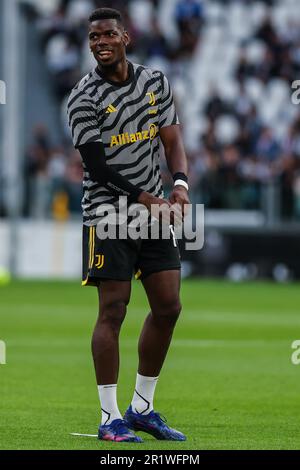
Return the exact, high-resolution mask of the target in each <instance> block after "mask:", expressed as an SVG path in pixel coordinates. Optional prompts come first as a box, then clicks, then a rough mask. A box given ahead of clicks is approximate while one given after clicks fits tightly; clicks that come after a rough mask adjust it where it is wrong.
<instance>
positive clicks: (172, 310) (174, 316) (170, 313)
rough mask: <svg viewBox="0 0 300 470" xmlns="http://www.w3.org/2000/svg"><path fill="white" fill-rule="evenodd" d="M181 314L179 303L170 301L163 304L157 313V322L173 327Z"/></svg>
mask: <svg viewBox="0 0 300 470" xmlns="http://www.w3.org/2000/svg"><path fill="white" fill-rule="evenodd" d="M180 312H181V303H180V301H179V300H172V301H169V302H167V303H165V304H164V305H163V306H162V307H161V309H160V310H159V311H158V312H157V313H158V315H157V316H158V318H159V320H162V321H163V322H164V323H167V324H168V325H171V326H172V325H175V324H176V322H177V320H178V318H179V315H180Z"/></svg>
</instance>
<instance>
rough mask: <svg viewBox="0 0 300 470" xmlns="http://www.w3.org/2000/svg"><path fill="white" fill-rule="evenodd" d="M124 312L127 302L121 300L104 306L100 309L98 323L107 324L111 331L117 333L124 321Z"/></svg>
mask: <svg viewBox="0 0 300 470" xmlns="http://www.w3.org/2000/svg"><path fill="white" fill-rule="evenodd" d="M126 310H127V302H126V301H123V300H118V301H112V302H109V303H107V304H104V305H102V307H101V312H100V321H101V323H106V324H108V325H109V326H110V327H111V329H112V330H114V331H116V332H118V331H119V330H120V328H121V326H122V323H123V321H124V318H125V315H126Z"/></svg>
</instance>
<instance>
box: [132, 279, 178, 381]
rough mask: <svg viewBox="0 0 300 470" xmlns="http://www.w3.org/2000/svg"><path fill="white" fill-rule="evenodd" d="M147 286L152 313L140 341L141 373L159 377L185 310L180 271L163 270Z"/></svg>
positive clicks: (145, 283) (144, 282) (146, 281)
mask: <svg viewBox="0 0 300 470" xmlns="http://www.w3.org/2000/svg"><path fill="white" fill-rule="evenodd" d="M143 285H144V288H145V291H146V293H147V297H148V300H149V304H150V308H151V312H150V313H149V315H148V316H147V318H146V320H145V323H144V326H143V329H142V332H141V335H140V339H139V346H138V351H139V368H138V372H139V374H141V375H144V376H148V377H157V376H158V375H159V373H160V370H161V368H162V365H163V363H164V360H165V357H166V355H167V352H168V349H169V345H170V342H171V339H172V335H173V331H174V328H175V325H176V322H177V320H178V317H179V314H180V311H181V304H180V299H179V289H180V271H179V270H172V271H161V272H158V273H154V274H151V275H150V276H148V277H147V278H146V279H145V280H144V281H143Z"/></svg>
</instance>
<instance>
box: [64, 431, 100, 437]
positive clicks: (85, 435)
mask: <svg viewBox="0 0 300 470" xmlns="http://www.w3.org/2000/svg"><path fill="white" fill-rule="evenodd" d="M70 434H71V436H81V437H98V435H97V434H80V433H78V432H70Z"/></svg>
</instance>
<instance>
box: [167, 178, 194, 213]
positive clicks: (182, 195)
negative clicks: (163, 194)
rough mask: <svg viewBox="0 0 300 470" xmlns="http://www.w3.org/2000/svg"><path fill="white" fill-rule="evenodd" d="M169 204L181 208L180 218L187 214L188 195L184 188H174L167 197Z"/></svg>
mask: <svg viewBox="0 0 300 470" xmlns="http://www.w3.org/2000/svg"><path fill="white" fill-rule="evenodd" d="M169 201H170V203H171V204H172V205H173V204H176V205H179V206H180V208H181V213H182V217H185V216H186V215H187V213H188V205H189V204H190V200H189V195H188V192H187V190H186V189H185V187H184V186H179V185H178V186H174V188H173V191H172V192H171V194H170V197H169Z"/></svg>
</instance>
